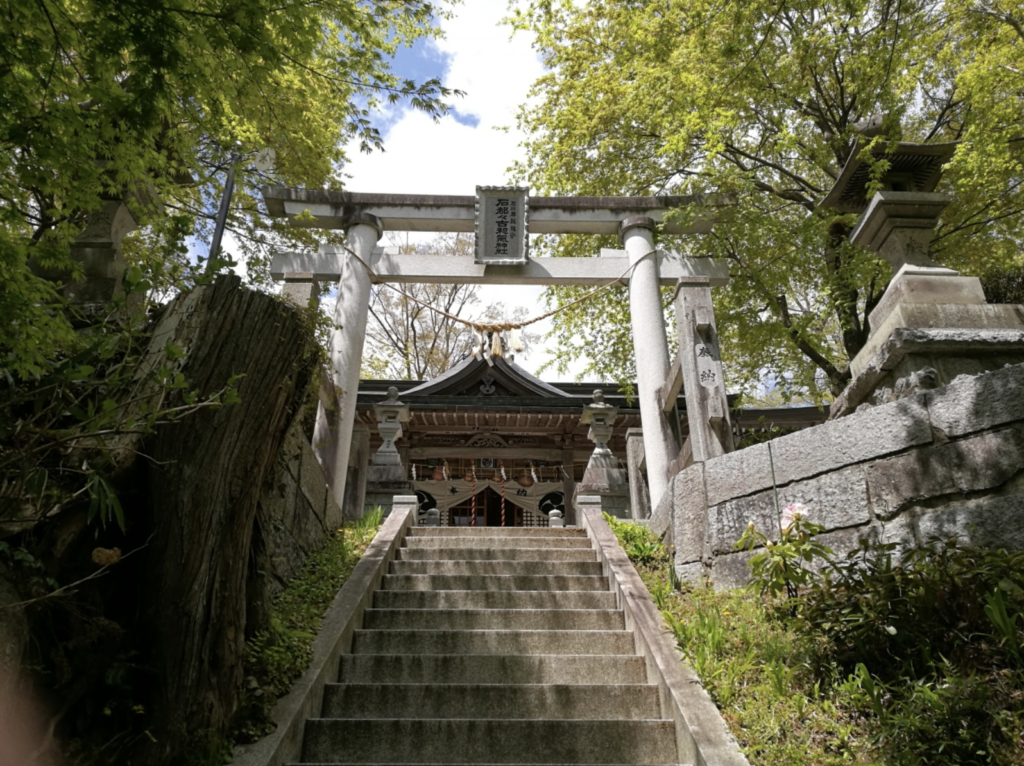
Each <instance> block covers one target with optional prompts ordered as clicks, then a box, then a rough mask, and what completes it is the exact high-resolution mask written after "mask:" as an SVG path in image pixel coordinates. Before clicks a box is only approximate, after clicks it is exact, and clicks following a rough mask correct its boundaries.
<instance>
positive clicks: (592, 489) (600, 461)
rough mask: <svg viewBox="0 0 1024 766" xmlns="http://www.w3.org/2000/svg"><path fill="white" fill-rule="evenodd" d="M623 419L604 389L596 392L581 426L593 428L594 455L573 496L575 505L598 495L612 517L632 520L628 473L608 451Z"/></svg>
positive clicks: (590, 432)
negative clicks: (619, 419) (580, 499)
mask: <svg viewBox="0 0 1024 766" xmlns="http://www.w3.org/2000/svg"><path fill="white" fill-rule="evenodd" d="M618 415H619V408H618V407H615V406H613V405H611V404H608V403H607V402H605V400H604V393H603V392H602V391H601V389H600V388H599V389H597V390H596V391H594V397H593V402H592V403H591V404H588V405H587V406H586V407H584V408H583V417H582V418H580V423H582V424H583V425H589V426H590V431H589V432H588V433H587V436H588V437H589V438H590V440H591V441H592V442H594V452H593V454H592V455H591V456H590V460H589V461H588V462H587V470H586V471H584V473H583V480H582V481H581V482H580V483H579V484H577V485H576V489H575V491H574V492H573V504H574V505H575V504H576V499H577V498H578V497H579V496H580V495H598V496H600V498H601V510H602V511H604V512H605V513H607V514H609V515H610V516H618V517H619V518H628V516H629V513H628V508H629V485H628V484H627V483H626V472H625V470H623V469H622V468H620V467H619V459H618V458H617V457H615V455H613V454H612V451H611V450H610V449H608V440H609V439H610V438H611V436H612V431H613V429H612V426H613V425H614V423H615V419H616V418H617V417H618Z"/></svg>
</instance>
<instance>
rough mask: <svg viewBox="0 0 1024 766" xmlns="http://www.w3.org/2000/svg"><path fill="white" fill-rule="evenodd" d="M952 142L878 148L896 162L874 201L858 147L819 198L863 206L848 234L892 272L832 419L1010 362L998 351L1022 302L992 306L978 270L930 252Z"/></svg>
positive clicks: (945, 199)
mask: <svg viewBox="0 0 1024 766" xmlns="http://www.w3.org/2000/svg"><path fill="white" fill-rule="evenodd" d="M955 150H956V144H955V143H946V144H913V143H900V144H898V145H897V146H896V147H895V149H894V150H892V151H887V148H886V147H879V148H878V149H876V150H874V153H875V154H876V156H878V157H879V158H882V157H884V159H885V160H886V161H887V162H888V163H889V169H888V170H887V171H886V172H885V173H884V174H883V176H882V178H881V185H882V190H881V191H878V192H875V194H874V195H873V196H872V197H871V198H870V200H869V199H868V197H867V187H868V184H869V182H870V180H871V177H870V167H869V165H868V163H867V162H865V161H864V160H863V159H861V158H860V157H859V153H854V154H853V155H852V156H851V157H850V160H849V161H848V162H847V163H846V167H844V168H843V172H842V173H841V174H840V176H839V179H838V180H837V181H836V183H835V186H834V187H833V188H832V190H831V191H830V192H829V193H828V195H826V197H825V199H824V200H822V202H821V205H820V207H823V208H830V209H834V210H839V211H842V212H847V213H860V214H861V215H860V218H859V219H858V221H857V223H856V225H855V226H854V229H853V231H852V232H851V234H850V241H851V242H852V243H853V244H855V245H860V246H861V247H864V248H865V249H867V250H870V251H872V252H875V253H877V254H878V255H879V257H880V258H882V259H883V260H885V261H887V262H888V263H889V264H890V265H891V266H892V270H893V278H892V281H890V283H889V286H888V287H887V288H886V291H885V293H884V294H883V295H882V298H881V300H879V302H878V305H877V306H875V308H874V309H873V310H872V311H871V313H870V314H869V315H868V324H869V327H870V335H869V337H868V341H867V343H866V344H865V345H864V347H863V348H862V349H861V350H860V352H859V353H858V354H857V356H856V357H854V359H853V360H852V361H851V362H850V371H851V373H852V375H853V380H852V381H851V383H850V385H849V386H848V387H847V389H846V390H845V391H844V392H843V393H842V394H841V395H840V396H839V397H838V398H837V400H836V402H835V404H834V405H833V407H832V415H833V417H839V416H841V415H844V414H848V413H850V412H852V411H853V410H854V409H856V407H858V406H859V405H862V404H868V405H872V404H882V403H884V402H887V401H892V400H894V399H896V398H899V397H900V396H904V395H909V394H912V393H914V392H916V391H918V390H921V389H922V388H931V387H934V386H936V385H944V384H946V383H948V382H950V381H951V380H952V379H953V378H954V377H956V376H957V375H959V374H962V373H964V372H970V373H977V372H981V371H983V370H984V369H986V368H987V367H986V365H987V366H992V365H995V366H1001V365H1002V363H1003V362H1005V361H1006V360H1004V359H1002V357H1000V358H999V360H997V359H995V358H994V357H992V355H991V352H992V351H993V350H995V349H997V348H1003V347H1004V346H1006V343H1007V342H1009V343H1010V344H1011V345H1012V344H1013V343H1014V342H1016V340H1015V338H1016V335H1020V331H1022V330H1024V321H1022V318H1021V316H1020V314H1019V313H1018V311H1016V310H1015V307H1012V306H998V305H989V304H988V303H986V301H985V294H984V291H983V290H982V287H981V281H980V280H979V279H978V278H977V277H965V276H961V275H960V274H959V272H957V271H954V270H952V269H947V268H943V267H942V266H940V265H939V264H937V263H936V262H935V261H934V260H932V258H931V256H930V255H929V252H928V251H929V247H930V244H931V241H932V239H933V237H934V235H935V227H936V226H937V224H938V219H939V216H940V215H941V214H942V211H943V210H945V208H946V207H947V206H948V205H949V204H950V202H951V201H952V199H951V198H950V197H949V196H948V195H946V194H938V193H936V192H935V188H936V187H937V186H938V183H939V180H940V178H941V175H942V166H943V165H944V164H945V163H946V162H948V161H949V159H950V158H951V157H952V156H953V152H954V151H955ZM1008 332H1009V333H1010V335H1014V337H1013V338H1011V337H1010V335H1007V333H1008ZM1003 336H1005V337H1003ZM1021 339H1024V336H1022V337H1021ZM1021 350H1022V351H1024V349H1021ZM979 354H980V356H979ZM979 365H980V366H979Z"/></svg>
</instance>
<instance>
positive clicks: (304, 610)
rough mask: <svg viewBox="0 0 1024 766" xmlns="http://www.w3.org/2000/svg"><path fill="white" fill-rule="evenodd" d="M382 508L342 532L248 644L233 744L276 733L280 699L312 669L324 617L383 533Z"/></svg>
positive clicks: (276, 601) (272, 609)
mask: <svg viewBox="0 0 1024 766" xmlns="http://www.w3.org/2000/svg"><path fill="white" fill-rule="evenodd" d="M382 517H383V513H382V511H381V509H380V508H375V509H374V510H373V511H370V512H368V513H367V514H366V515H364V516H363V518H362V519H360V520H358V521H355V522H352V523H351V524H350V525H349V526H346V527H345V528H343V529H340V530H338V532H337V533H336V534H335V535H334V537H332V538H331V539H330V540H329V541H328V543H327V544H326V545H325V546H324V547H323V548H322V549H320V550H319V551H317V552H316V553H314V554H313V555H312V556H310V557H309V560H308V561H307V563H306V566H305V568H304V569H303V571H302V574H300V575H299V576H298V577H296V578H295V579H294V580H292V581H291V582H290V583H288V585H287V586H286V587H285V589H284V590H283V591H282V592H281V593H280V594H279V595H278V596H277V597H276V598H275V599H274V602H273V604H272V605H271V607H270V615H269V620H268V627H267V628H265V629H263V630H260V631H258V632H257V633H256V635H255V636H253V637H252V638H251V639H249V640H248V641H247V642H246V659H245V668H246V679H247V684H246V687H245V689H244V691H243V698H242V702H241V705H240V708H239V711H238V713H237V715H236V720H235V725H234V738H235V740H236V741H237V742H253V741H255V740H257V739H259V738H260V737H262V736H264V735H266V734H268V733H269V732H271V731H273V723H272V722H271V720H270V711H271V709H272V708H273V705H274V703H275V702H276V700H277V698H278V697H280V696H281V695H283V694H285V693H287V692H288V690H289V689H290V688H291V684H292V681H294V680H295V679H296V678H298V677H299V676H300V675H301V674H302V672H303V671H304V670H305V669H306V667H307V666H308V665H309V662H310V660H311V659H312V656H313V641H314V640H315V639H316V634H317V631H318V630H319V628H320V622H321V619H322V618H323V614H324V612H325V611H326V610H327V608H328V607H329V606H330V604H331V602H332V601H333V600H334V597H335V595H337V592H338V590H339V589H340V588H341V586H342V585H344V583H345V581H346V580H347V579H348V576H349V575H350V574H351V573H352V569H353V568H354V567H355V565H356V563H358V561H359V559H360V557H361V556H362V554H363V552H364V551H365V550H366V546H367V545H368V544H369V543H370V541H371V540H372V539H373V537H374V535H375V534H376V533H377V530H378V529H379V528H380V523H381V519H382Z"/></svg>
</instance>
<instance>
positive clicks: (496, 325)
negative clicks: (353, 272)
mask: <svg viewBox="0 0 1024 766" xmlns="http://www.w3.org/2000/svg"><path fill="white" fill-rule="evenodd" d="M341 247H342V248H344V249H345V250H346V251H347V252H348V254H349V255H351V256H352V257H353V258H355V259H356V260H357V261H359V263H361V264H362V266H363V268H364V269H366V271H367V273H368V274H369V275H370V279H371V280H373V283H374V284H377V285H384V286H385V287H389V288H391V289H392V290H394V291H395V292H396V293H398V294H399V295H401V296H402V297H404V298H408V299H409V300H411V301H412V302H413V303H417V304H419V305H420V306H423V308H425V309H428V310H429V311H433V312H434V313H435V314H439V315H440V316H443V317H445V318H446V319H451V320H452V321H453V322H458V323H459V324H464V325H466V326H467V327H471V328H472V329H473V330H474V331H475V332H476V334H477V340H478V341H479V342H478V344H477V345H476V347H474V349H473V356H476V357H479V355H480V354H481V353H482V351H483V347H484V336H485V334H486V333H491V356H496V357H499V358H500V357H502V356H504V349H503V348H502V341H501V333H503V332H508V333H509V347H510V348H511V349H512V350H513V351H516V352H519V351H522V350H523V348H524V347H523V340H522V335H521V334H520V332H519V331H520V330H521V329H523V328H524V327H529V326H530V325H532V324H536V323H537V322H542V321H544V320H545V319H550V318H551V317H553V316H555V314H559V313H561V312H562V311H565V310H566V309H570V308H572V307H573V306H578V305H579V304H580V303H583V302H584V301H588V300H590V299H591V298H593V297H594V296H595V295H597V294H598V293H600V292H603V291H604V290H607V289H608V288H609V287H614V286H615V285H618V284H621V283H622V280H623V279H625V278H626V277H628V276H629V275H630V273H631V272H632V271H633V269H635V268H636V267H637V266H638V265H639V264H640V262H641V261H643V260H644V259H646V258H647V257H648V256H650V255H652V254H654V253H656V252H658V251H657V250H656V249H653V248H652V249H651V250H648V251H647V252H646V253H644V254H643V255H642V256H640V257H639V258H637V259H636V261H634V262H633V263H632V264H630V266H629V268H628V269H626V270H625V271H624V272H622V275H621V276H619V277H618V278H616V279H613V280H612V281H610V282H608V283H607V284H603V285H599V286H597V287H595V288H594V289H593V290H591V291H590V292H588V293H584V294H583V295H581V296H580V297H579V298H577V299H576V300H574V301H571V302H569V303H566V304H565V305H564V306H559V307H558V308H556V309H552V310H551V311H549V312H547V313H546V314H541V315H540V316H539V317H534V318H533V319H525V320H523V321H522V322H471V321H470V320H468V319H463V318H462V317H460V316H456V315H455V314H449V313H448V312H447V311H445V310H443V309H439V308H436V307H434V306H431V305H430V304H429V303H426V302H425V301H421V300H420V299H419V298H416V297H415V296H412V295H409V293H407V292H405V291H403V290H401V289H399V288H398V287H396V286H395V285H393V284H392V283H391V282H385V281H383V280H382V279H381V278H380V275H379V274H378V273H377V272H376V271H374V270H373V269H372V268H371V267H370V264H368V263H367V262H366V261H364V260H363V259H362V258H360V257H359V255H358V254H357V253H356V252H355V250H353V249H352V248H350V247H348V245H341Z"/></svg>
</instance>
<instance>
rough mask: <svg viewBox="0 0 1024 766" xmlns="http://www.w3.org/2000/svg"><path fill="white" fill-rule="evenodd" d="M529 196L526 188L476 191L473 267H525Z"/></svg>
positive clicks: (478, 188)
mask: <svg viewBox="0 0 1024 766" xmlns="http://www.w3.org/2000/svg"><path fill="white" fill-rule="evenodd" d="M529 193H530V190H529V189H528V188H526V187H519V186H478V187H476V262H477V263H483V264H492V265H500V266H511V265H516V264H523V263H526V259H527V257H528V256H529V252H528V249H529V240H528V239H527V237H526V235H527V225H528V221H529V218H528V214H529V210H528V208H527V200H528V199H529Z"/></svg>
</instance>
